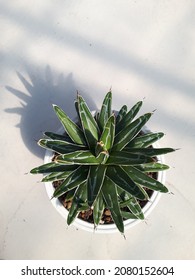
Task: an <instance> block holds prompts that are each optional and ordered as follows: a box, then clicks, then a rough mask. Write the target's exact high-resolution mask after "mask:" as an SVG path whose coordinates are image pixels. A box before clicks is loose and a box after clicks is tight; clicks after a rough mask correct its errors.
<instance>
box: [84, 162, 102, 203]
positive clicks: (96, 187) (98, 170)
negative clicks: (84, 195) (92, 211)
mask: <svg viewBox="0 0 195 280" xmlns="http://www.w3.org/2000/svg"><path fill="white" fill-rule="evenodd" d="M105 173H106V166H105V165H97V166H91V167H90V168H89V175H88V178H87V190H88V204H89V206H92V204H93V203H94V201H95V199H96V197H97V195H98V194H99V192H100V190H101V187H102V184H103V182H104V178H105Z"/></svg>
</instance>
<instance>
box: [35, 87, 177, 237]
mask: <svg viewBox="0 0 195 280" xmlns="http://www.w3.org/2000/svg"><path fill="white" fill-rule="evenodd" d="M111 103H112V93H111V91H109V92H108V93H107V94H106V96H105V98H104V100H103V103H102V106H101V110H100V111H99V112H96V114H95V115H93V114H92V113H91V111H90V110H89V108H88V106H87V104H86V102H85V100H84V99H83V97H82V96H81V95H79V94H77V99H76V101H75V108H76V112H77V114H78V119H77V122H73V121H72V120H71V119H70V118H69V117H68V116H67V114H66V113H65V112H64V111H63V110H62V109H61V108H60V107H58V106H57V105H53V108H54V111H55V113H56V115H57V117H58V119H59V120H60V122H61V124H62V126H63V128H64V134H62V135H59V134H56V133H53V132H45V133H44V135H45V136H44V137H43V139H40V140H39V141H38V144H39V145H40V146H41V147H43V148H45V149H49V150H52V151H54V152H55V157H54V160H53V161H52V162H51V163H47V164H43V165H41V166H39V167H36V168H33V169H32V170H31V173H32V174H37V173H42V174H44V177H43V179H42V181H43V182H48V181H52V182H55V181H58V182H60V184H58V186H57V187H56V188H55V189H54V193H53V197H55V198H60V197H61V196H63V195H65V194H66V195H67V196H68V197H69V198H71V200H72V204H71V207H70V209H69V213H68V218H67V223H68V225H70V224H71V223H72V222H73V221H74V219H75V218H76V217H77V216H78V214H79V213H80V212H81V211H84V210H87V209H92V210H93V221H94V225H95V227H96V226H98V224H99V223H100V221H101V219H102V214H103V211H104V210H105V209H109V210H110V212H111V216H112V220H113V222H114V223H115V224H116V227H117V228H118V230H119V231H120V232H121V233H124V222H123V221H124V219H144V214H143V211H142V208H141V206H140V203H139V202H140V201H142V200H148V199H149V197H148V194H147V192H146V190H147V189H150V190H152V191H158V192H162V193H166V192H168V189H167V187H166V186H165V185H163V184H162V183H161V182H159V181H158V180H156V179H154V178H152V177H151V176H150V175H149V172H159V171H162V170H165V169H168V168H169V166H167V165H165V164H162V163H159V162H158V161H157V157H156V156H158V155H162V154H166V153H169V152H173V151H174V149H172V148H153V146H152V144H153V143H154V142H155V141H157V140H159V139H160V138H162V137H163V135H164V134H163V133H162V132H159V133H146V134H143V133H142V130H143V127H144V125H145V124H146V122H147V121H148V120H149V119H150V117H151V116H152V114H153V113H146V114H144V115H141V116H139V117H137V118H136V115H137V114H138V112H139V110H140V108H141V106H142V103H143V102H142V101H139V102H137V103H136V104H135V105H134V106H133V107H132V108H131V109H130V110H128V109H127V106H126V105H124V106H123V107H122V108H121V109H120V110H119V112H118V113H115V112H114V111H112V108H111Z"/></svg>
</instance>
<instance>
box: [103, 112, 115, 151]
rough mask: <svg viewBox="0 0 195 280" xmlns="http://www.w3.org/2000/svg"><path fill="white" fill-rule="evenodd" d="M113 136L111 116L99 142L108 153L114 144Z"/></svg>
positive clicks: (113, 127) (113, 121)
mask: <svg viewBox="0 0 195 280" xmlns="http://www.w3.org/2000/svg"><path fill="white" fill-rule="evenodd" d="M114 135H115V116H114V115H111V116H110V118H109V119H108V121H107V123H106V125H105V127H104V130H103V132H102V135H101V137H100V142H101V143H102V144H103V149H104V150H106V151H109V150H110V149H111V148H112V145H113V143H114Z"/></svg>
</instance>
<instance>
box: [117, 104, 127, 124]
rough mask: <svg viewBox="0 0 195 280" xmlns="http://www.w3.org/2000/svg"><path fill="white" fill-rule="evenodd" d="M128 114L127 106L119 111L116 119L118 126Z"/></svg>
mask: <svg viewBox="0 0 195 280" xmlns="http://www.w3.org/2000/svg"><path fill="white" fill-rule="evenodd" d="M126 113H127V105H123V107H122V108H121V109H120V110H119V112H118V114H117V117H116V124H118V123H119V122H120V121H121V120H122V119H123V118H124V116H125V115H126Z"/></svg>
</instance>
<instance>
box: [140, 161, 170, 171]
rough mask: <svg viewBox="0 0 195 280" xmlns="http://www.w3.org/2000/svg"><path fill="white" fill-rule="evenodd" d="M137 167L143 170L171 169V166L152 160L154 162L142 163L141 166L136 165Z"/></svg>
mask: <svg viewBox="0 0 195 280" xmlns="http://www.w3.org/2000/svg"><path fill="white" fill-rule="evenodd" d="M136 168H137V169H139V170H140V171H143V172H159V171H163V170H166V169H169V166H168V165H166V164H162V163H158V162H152V163H146V164H140V165H139V166H136Z"/></svg>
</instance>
